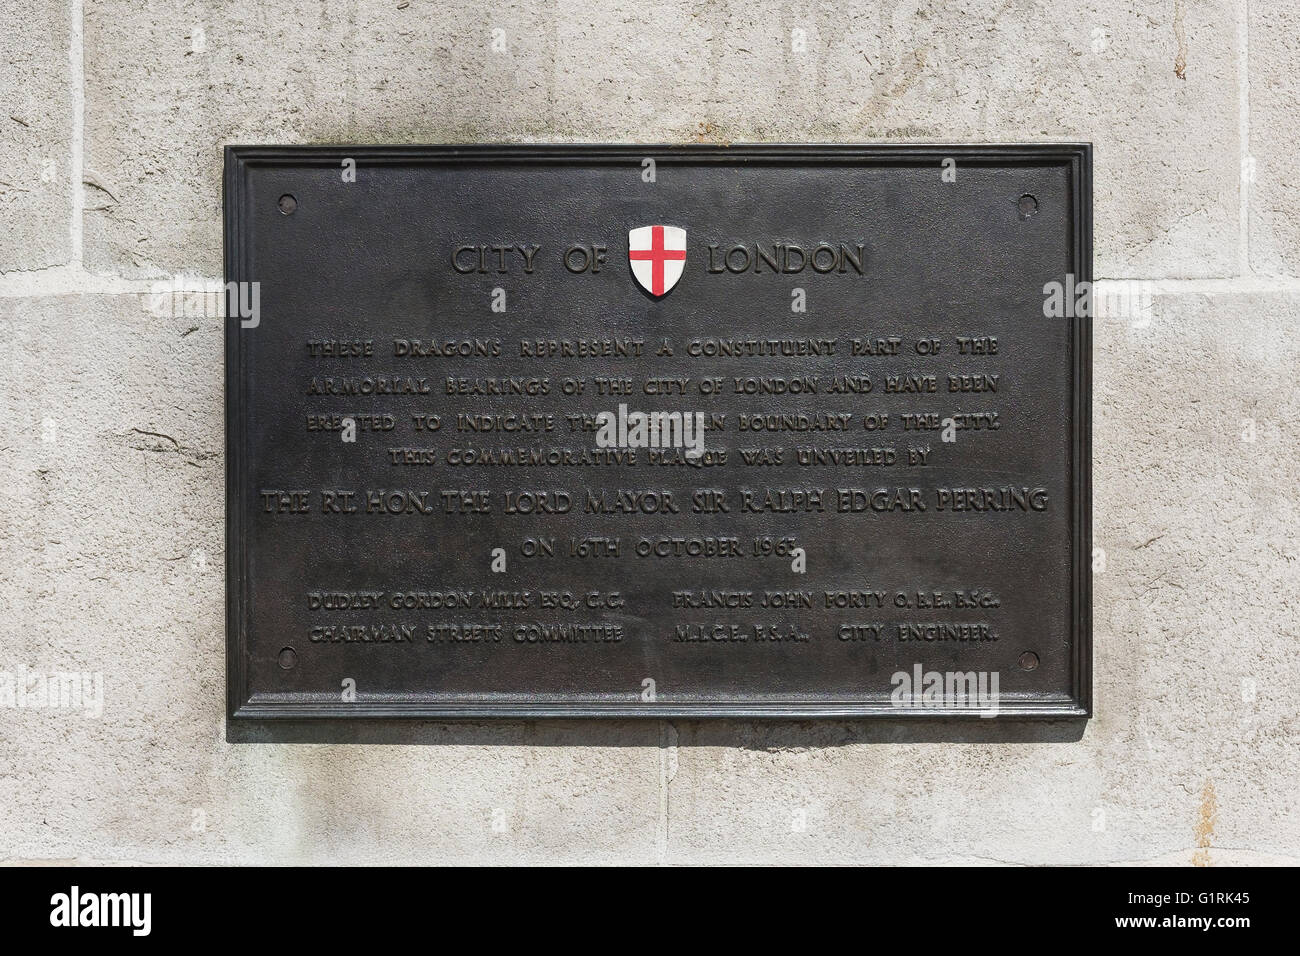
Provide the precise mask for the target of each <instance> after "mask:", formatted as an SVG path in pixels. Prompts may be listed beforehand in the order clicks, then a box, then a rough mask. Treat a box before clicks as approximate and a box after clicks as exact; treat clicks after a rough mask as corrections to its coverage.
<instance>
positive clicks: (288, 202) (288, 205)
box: [279, 193, 298, 216]
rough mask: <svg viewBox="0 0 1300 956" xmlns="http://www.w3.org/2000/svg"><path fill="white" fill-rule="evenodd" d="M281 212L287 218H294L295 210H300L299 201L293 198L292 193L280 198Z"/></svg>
mask: <svg viewBox="0 0 1300 956" xmlns="http://www.w3.org/2000/svg"><path fill="white" fill-rule="evenodd" d="M279 206H280V212H282V213H284V214H285V215H286V216H292V215H293V213H294V210H295V209H297V208H298V200H297V199H295V198H294V197H293V194H292V193H285V194H284V195H283V196H281V197H280V202H279Z"/></svg>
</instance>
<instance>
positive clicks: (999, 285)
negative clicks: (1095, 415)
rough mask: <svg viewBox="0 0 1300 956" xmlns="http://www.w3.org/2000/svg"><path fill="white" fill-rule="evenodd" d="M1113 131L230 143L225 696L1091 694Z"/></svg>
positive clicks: (1013, 701)
mask: <svg viewBox="0 0 1300 956" xmlns="http://www.w3.org/2000/svg"><path fill="white" fill-rule="evenodd" d="M1091 204H1092V199H1091V151H1090V148H1089V147H1087V146H1082V145H1062V146H1057V145H1033V146H924V147H918V146H898V147H892V146H874V147H866V146H731V147H725V148H716V147H673V146H665V147H653V146H635V147H628V146H618V147H611V146H508V147H498V146H492V147H461V146H455V147H453V146H418V147H417V146H412V147H391V148H390V147H261V146H256V147H244V146H239V147H229V148H227V150H226V159H225V252H226V279H227V283H228V290H229V291H228V303H229V311H230V313H231V315H230V318H229V319H228V320H227V332H226V411H227V418H226V423H227V459H228V460H227V469H228V470H227V520H228V529H227V574H228V596H227V599H228V649H227V657H228V699H229V714H230V716H231V717H232V718H234V719H244V718H251V719H266V718H375V717H439V718H458V717H495V716H502V717H551V716H557V717H576V716H638V717H765V716H772V717H805V716H808V717H817V716H903V717H951V716H969V715H981V716H994V715H997V716H1003V717H1007V716H1058V717H1060V716H1075V717H1078V716H1086V715H1088V714H1089V713H1090V708H1091V675H1090V670H1091V581H1090V556H1091V536H1090V523H1091V501H1090V495H1091V491H1090V488H1091V485H1090V411H1089V408H1090V394H1091V392H1090V389H1091V386H1090V368H1091V333H1090V328H1089V321H1088V319H1087V317H1086V315H1084V314H1079V313H1081V312H1084V311H1085V310H1086V306H1084V305H1083V303H1086V302H1087V301H1089V300H1088V298H1087V296H1086V295H1081V292H1082V291H1083V290H1086V289H1087V288H1088V283H1089V282H1090V280H1091V260H1092V249H1091V244H1092V213H1091Z"/></svg>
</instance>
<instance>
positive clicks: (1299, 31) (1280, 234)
mask: <svg viewBox="0 0 1300 956" xmlns="http://www.w3.org/2000/svg"><path fill="white" fill-rule="evenodd" d="M1249 10H1250V51H1251V52H1250V57H1249V61H1250V157H1251V158H1252V159H1253V160H1254V162H1253V163H1250V161H1249V160H1248V161H1247V162H1248V165H1247V167H1246V169H1245V170H1244V172H1245V174H1246V175H1247V176H1248V177H1249V178H1251V180H1252V181H1251V182H1250V184H1249V187H1248V188H1249V191H1250V244H1251V246H1250V260H1251V261H1250V265H1251V268H1252V269H1254V270H1255V271H1256V272H1259V273H1268V274H1273V275H1288V276H1295V275H1300V216H1298V215H1297V211H1298V210H1300V182H1297V180H1296V175H1295V168H1296V143H1297V142H1300V80H1297V79H1296V71H1295V66H1294V64H1295V62H1296V58H1297V57H1298V56H1300V39H1297V37H1298V36H1300V10H1297V9H1296V8H1295V7H1294V6H1291V5H1288V4H1280V3H1279V4H1272V3H1269V4H1262V3H1253V4H1250V5H1249Z"/></svg>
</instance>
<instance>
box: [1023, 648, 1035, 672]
mask: <svg viewBox="0 0 1300 956" xmlns="http://www.w3.org/2000/svg"><path fill="white" fill-rule="evenodd" d="M1037 668H1038V655H1037V654H1035V653H1034V652H1033V651H1025V652H1024V653H1023V654H1021V655H1020V669H1021V670H1022V671H1032V670H1036V669H1037Z"/></svg>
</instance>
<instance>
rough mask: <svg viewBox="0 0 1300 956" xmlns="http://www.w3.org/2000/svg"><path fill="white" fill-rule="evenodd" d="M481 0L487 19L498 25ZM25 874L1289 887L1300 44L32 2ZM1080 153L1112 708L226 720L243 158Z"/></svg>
mask: <svg viewBox="0 0 1300 956" xmlns="http://www.w3.org/2000/svg"><path fill="white" fill-rule="evenodd" d="M485 11H486V12H485ZM4 20H5V23H4V28H3V29H2V30H0V50H2V51H3V53H2V55H0V91H3V92H2V94H0V95H2V97H3V101H4V108H3V109H0V130H2V131H3V133H2V135H0V333H2V334H3V341H4V347H3V351H2V353H0V355H2V358H0V369H2V370H3V371H2V373H0V497H2V499H3V505H2V506H0V599H2V600H0V608H2V613H0V669H4V670H8V671H11V672H13V671H16V670H17V669H19V668H20V667H27V668H30V669H31V670H34V671H45V672H48V671H56V670H78V671H87V672H98V673H102V674H103V680H104V685H103V686H104V701H103V712H102V714H101V715H100V716H99V717H97V718H95V717H90V716H85V715H83V714H81V713H76V712H70V711H59V710H41V709H11V708H0V859H2V860H7V861H24V860H27V861H30V860H42V861H44V860H82V861H122V862H140V863H158V862H214V863H216V862H259V861H262V862H277V863H287V862H327V861H342V862H397V863H441V862H450V861H482V862H508V861H552V862H575V861H608V862H632V863H657V862H666V863H682V862H713V861H723V860H745V861H790V862H814V861H827V862H839V861H870V862H940V861H961V862H999V863H1044V862H1053V861H1056V862H1069V863H1089V862H1095V863H1110V862H1121V861H1152V862H1174V863H1193V862H1196V863H1211V864H1213V863H1218V862H1228V861H1245V862H1267V861H1280V860H1289V861H1291V862H1295V861H1296V860H1297V859H1300V811H1298V810H1297V804H1296V781H1297V779H1300V744H1298V742H1297V741H1298V738H1300V717H1298V716H1297V699H1298V698H1297V692H1296V688H1297V686H1300V663H1297V661H1298V658H1297V654H1296V648H1295V643H1296V641H1297V638H1300V612H1298V610H1297V608H1298V607H1300V587H1297V585H1300V561H1298V560H1297V554H1298V552H1300V521H1298V519H1300V495H1297V493H1296V486H1295V484H1294V482H1295V481H1296V480H1297V478H1300V453H1298V452H1297V437H1298V436H1297V433H1296V424H1295V423H1296V420H1297V414H1300V390H1298V389H1297V388H1296V383H1295V377H1296V371H1297V368H1300V217H1297V215H1296V213H1297V210H1298V209H1300V205H1298V199H1300V176H1297V175H1296V169H1295V158H1294V149H1295V145H1296V143H1297V142H1298V141H1300V122H1298V120H1300V107H1297V106H1296V102H1297V97H1298V96H1300V81H1298V80H1297V79H1296V71H1295V68H1294V63H1295V60H1296V58H1297V54H1298V53H1300V41H1297V39H1296V38H1297V36H1300V14H1297V13H1296V12H1295V11H1294V10H1293V9H1292V8H1289V7H1288V6H1287V5H1285V4H1269V3H1264V2H1262V0H1176V2H1138V0H1095V2H1086V0H1084V2H1080V0H1003V2H990V3H969V4H954V3H951V2H949V0H934V2H922V0H897V2H881V3H854V4H847V3H845V4H834V3H829V2H824V3H811V2H804V0H790V2H783V3H779V4H771V5H764V4H754V3H739V2H704V0H701V2H697V3H687V2H683V0H672V2H667V3H657V4H647V3H644V2H638V0H615V2H601V3H593V2H589V0H584V2H571V0H549V2H539V3H502V4H497V5H489V4H483V3H480V2H468V0H456V2H450V3H447V2H440V3H434V2H432V0H352V2H342V3H339V2H333V3H325V2H321V0H301V2H297V3H292V4H288V3H277V2H264V3H254V2H249V0H220V2H219V0H199V2H189V3H183V4H182V3H167V2H158V3H130V2H125V0H71V2H68V0H7V2H6V5H5V8H4ZM548 140H551V141H609V142H650V143H654V142H674V143H675V142H708V143H718V142H723V143H725V142H754V141H821V140H825V141H844V142H905V141H912V142H945V141H954V142H1035V141H1040V142H1041V141H1076V140H1081V141H1091V142H1093V143H1094V144H1095V147H1096V154H1095V155H1096V164H1097V165H1096V173H1095V181H1096V195H1095V210H1096V274H1097V275H1098V276H1100V277H1102V278H1104V279H1106V280H1141V281H1142V282H1143V283H1144V284H1143V286H1142V287H1141V288H1142V289H1144V290H1146V291H1149V292H1150V293H1152V295H1153V296H1154V299H1153V304H1152V307H1151V308H1150V310H1144V311H1143V312H1142V314H1141V315H1140V316H1136V317H1135V316H1133V315H1112V316H1108V317H1104V318H1100V319H1098V321H1097V325H1096V330H1095V339H1096V343H1095V379H1096V381H1095V397H1094V415H1095V435H1094V468H1095V539H1096V541H1095V543H1096V545H1097V546H1098V547H1099V548H1100V549H1102V552H1104V556H1099V560H1100V561H1104V567H1100V566H1099V570H1098V573H1097V574H1096V581H1095V595H1096V597H1095V619H1096V635H1095V662H1096V663H1095V671H1096V674H1095V677H1096V700H1095V707H1096V717H1095V718H1094V719H1092V720H1091V721H1089V722H1088V723H1087V725H1086V727H1085V728H1083V729H1082V730H1081V729H1080V728H1079V727H1078V726H1076V725H1068V724H1060V725H1058V724H1034V725H1031V726H1023V725H1022V726H1016V725H1013V724H997V725H993V724H991V723H987V722H975V723H967V724H958V725H954V726H948V727H935V726H932V725H929V724H922V725H916V724H910V723H906V722H893V721H890V722H885V723H862V722H858V723H846V722H810V723H756V724H745V723H734V722H732V723H707V722H690V721H673V722H641V723H617V722H614V723H595V724H582V723H577V724H575V723H545V722H543V723H517V724H490V725H466V724H439V725H421V724H410V725H399V726H393V727H386V728H382V729H379V728H377V729H375V730H374V731H372V732H371V731H368V732H366V735H365V736H364V738H363V737H358V738H357V739H358V740H362V739H365V740H369V741H371V743H370V745H367V746H358V745H347V744H340V743H328V744H324V743H313V742H311V741H313V740H315V739H317V736H318V735H315V734H314V733H313V731H312V730H311V728H303V729H302V730H301V733H300V739H301V740H303V741H304V742H303V743H295V744H288V743H276V744H258V745H252V744H232V743H229V742H227V739H226V730H225V726H224V696H223V695H224V682H225V675H224V653H225V637H224V570H223V568H224V554H223V514H224V462H223V434H224V432H223V427H224V426H223V392H222V320H221V319H220V318H218V317H210V316H198V317H189V318H186V317H170V316H169V317H158V316H157V315H155V314H153V313H152V312H151V311H150V310H149V309H148V308H147V296H146V295H145V294H146V293H147V292H148V291H149V289H150V287H151V285H152V284H153V283H154V282H156V281H159V280H171V279H172V278H173V277H177V276H182V277H184V278H185V281H186V282H189V283H193V284H194V286H195V287H198V284H199V283H200V282H201V281H202V280H204V279H216V278H218V277H219V276H220V273H221V205H220V203H221V190H220V172H221V162H222V154H221V147H222V146H223V145H224V144H228V143H338V142H348V143H398V142H480V141H482V142H491V141H508V142H531V141H548Z"/></svg>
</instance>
